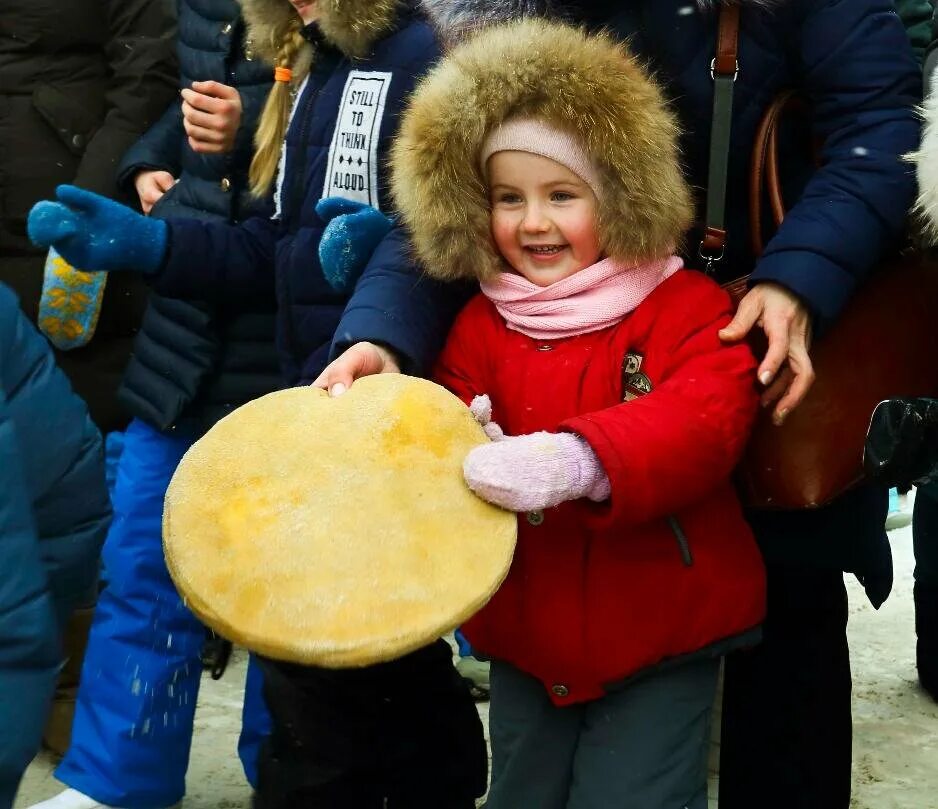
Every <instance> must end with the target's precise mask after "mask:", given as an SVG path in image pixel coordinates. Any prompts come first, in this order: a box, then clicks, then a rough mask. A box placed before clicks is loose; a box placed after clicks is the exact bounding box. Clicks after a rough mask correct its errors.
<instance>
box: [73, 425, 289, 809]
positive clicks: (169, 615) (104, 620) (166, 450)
mask: <svg viewBox="0 0 938 809" xmlns="http://www.w3.org/2000/svg"><path fill="white" fill-rule="evenodd" d="M191 444H192V438H191V437H187V436H180V435H174V434H170V435H167V434H164V433H160V432H158V431H156V430H154V429H153V428H152V427H150V426H149V425H147V424H145V423H144V422H142V421H139V420H136V419H135V420H134V421H133V422H131V424H130V426H129V427H128V428H127V433H126V435H125V438H124V449H123V453H122V455H121V459H120V464H119V467H118V472H117V483H116V486H115V491H114V500H113V505H114V521H113V523H112V525H111V530H110V532H109V533H108V536H107V539H106V540H105V543H104V551H103V553H102V556H103V559H104V565H105V567H106V569H107V573H108V580H107V585H106V586H105V588H104V590H102V592H101V594H100V596H99V598H98V605H97V608H96V609H95V613H94V620H93V623H92V627H91V636H90V638H89V642H88V649H87V651H86V653H85V661H84V665H83V667H82V673H81V686H80V688H79V692H78V701H77V705H76V708H75V721H74V724H73V725H72V743H71V747H70V748H69V750H68V753H67V754H66V756H65V758H64V759H63V760H62V763H61V764H60V765H59V767H58V769H57V770H56V773H55V775H56V777H57V778H58V779H59V780H60V781H62V782H63V783H65V784H66V785H68V786H70V787H72V788H73V789H77V790H78V791H79V792H82V793H84V794H86V795H89V796H91V797H92V798H94V799H95V800H97V801H100V802H101V803H105V804H108V805H110V806H119V807H122V808H123V809H163V807H167V806H171V805H173V804H174V803H177V802H178V801H180V800H181V799H182V797H183V794H184V793H185V775H186V769H187V767H188V764H189V748H190V746H191V744H192V726H193V716H194V712H195V703H196V697H197V696H198V691H199V680H200V678H201V675H202V664H201V650H202V644H203V641H204V640H205V635H206V630H205V628H204V627H203V626H202V624H200V623H199V621H198V619H196V618H195V616H194V615H193V614H192V613H191V612H190V611H189V609H188V608H187V607H186V606H185V605H184V604H183V603H182V600H181V599H180V597H179V595H178V594H177V592H176V588H175V586H174V585H173V583H172V580H171V579H170V577H169V573H168V572H167V570H166V563H165V561H164V558H163V543H162V516H163V497H164V495H165V492H166V488H167V486H169V481H170V479H171V477H172V474H173V471H174V470H175V469H176V466H177V465H178V463H179V461H180V460H181V459H182V456H183V454H184V453H185V451H186V450H187V449H188V448H189V446H190V445H191ZM261 687H262V682H261V676H260V673H259V671H257V670H256V666H255V664H254V661H253V659H252V661H251V664H250V666H249V669H248V678H247V684H246V689H245V698H244V708H243V715H242V730H241V739H240V741H239V744H238V753H239V755H240V757H241V762H242V764H243V766H244V771H245V774H246V776H247V778H248V780H249V781H250V782H251V784H252V785H253V784H254V783H255V782H256V778H257V752H258V748H259V747H260V744H261V742H262V741H263V739H264V738H265V737H266V736H267V735H268V733H269V732H270V718H269V716H268V714H267V711H266V707H265V706H264V702H263V696H262V693H261Z"/></svg>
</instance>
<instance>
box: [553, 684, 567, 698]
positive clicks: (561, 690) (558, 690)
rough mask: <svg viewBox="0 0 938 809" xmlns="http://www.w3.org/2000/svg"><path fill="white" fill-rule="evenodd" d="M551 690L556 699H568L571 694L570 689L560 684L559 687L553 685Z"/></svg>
mask: <svg viewBox="0 0 938 809" xmlns="http://www.w3.org/2000/svg"><path fill="white" fill-rule="evenodd" d="M550 690H551V691H552V692H553V693H554V696H556V697H566V696H568V695H569V694H570V689H569V688H567V686H565V685H561V684H560V683H558V684H557V685H552V686H551V687H550Z"/></svg>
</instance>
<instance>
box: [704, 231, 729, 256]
mask: <svg viewBox="0 0 938 809" xmlns="http://www.w3.org/2000/svg"><path fill="white" fill-rule="evenodd" d="M700 246H701V249H703V250H704V251H706V252H707V253H709V254H711V255H715V254H719V253H722V252H723V248H724V247H725V246H726V231H725V230H723V229H722V228H715V227H711V226H710V225H708V226H707V229H706V230H705V231H704V237H703V241H701V243H700Z"/></svg>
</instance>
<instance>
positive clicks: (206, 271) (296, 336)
mask: <svg viewBox="0 0 938 809" xmlns="http://www.w3.org/2000/svg"><path fill="white" fill-rule="evenodd" d="M306 33H307V35H308V36H310V37H311V38H313V39H314V40H315V49H316V54H317V56H316V60H315V63H314V65H313V68H312V71H311V73H310V75H309V78H308V80H307V81H306V83H305V84H304V85H303V88H302V90H301V91H300V93H299V95H298V98H297V102H296V104H295V107H294V110H293V117H292V121H291V124H290V127H289V130H288V133H287V137H286V145H285V153H284V160H283V166H282V169H283V170H282V172H281V178H280V181H279V182H278V184H277V188H276V191H275V194H274V200H273V207H274V210H275V213H274V216H273V218H262V217H255V218H253V219H250V220H248V221H247V222H245V223H243V224H242V225H240V226H238V227H231V226H225V225H219V224H211V223H204V222H197V221H193V220H174V221H172V222H170V240H169V251H168V256H167V260H166V264H165V266H164V268H163V270H162V272H161V274H160V276H159V278H158V279H157V280H156V282H155V287H156V289H157V290H165V291H167V292H170V291H172V292H173V293H174V294H183V295H184V294H199V293H201V292H203V291H204V290H205V289H207V288H208V289H215V290H220V289H227V290H228V291H229V292H230V291H231V290H233V289H238V290H240V291H241V292H242V293H243V294H248V295H251V294H265V293H266V292H267V291H268V290H270V289H271V288H275V289H276V296H277V304H278V329H277V342H278V347H279V349H280V357H281V364H282V367H283V372H284V377H285V381H286V383H287V384H295V383H298V382H301V381H309V380H312V379H313V378H315V377H316V376H317V375H318V374H319V372H320V371H321V370H322V369H323V368H324V367H325V365H326V364H327V362H328V361H329V360H330V359H331V358H333V357H334V356H336V354H337V353H339V352H341V351H342V350H344V349H345V348H347V347H348V346H349V345H351V344H352V343H354V342H357V341H359V340H371V341H374V342H380V343H383V344H386V345H388V346H389V347H391V348H392V349H393V350H394V351H395V352H396V353H397V354H398V355H399V356H400V357H401V358H402V361H403V363H404V368H405V370H406V371H408V372H410V373H415V374H420V373H425V372H427V371H428V370H429V367H430V364H431V363H432V361H433V358H434V357H435V355H436V353H437V352H438V350H439V348H440V347H441V345H442V341H443V339H444V337H445V334H446V330H447V329H448V327H449V324H450V322H451V320H452V317H453V315H454V312H455V309H456V308H457V307H458V305H459V303H460V302H461V300H462V299H461V298H460V297H459V296H458V295H454V292H453V290H451V289H448V288H446V287H444V286H443V285H441V284H438V283H435V282H432V281H430V280H428V279H424V278H421V277H420V274H419V272H418V270H417V267H416V265H415V263H414V260H413V259H412V258H411V256H410V254H409V247H408V242H407V240H406V237H405V236H404V234H403V232H402V230H401V229H400V228H394V229H393V230H392V231H391V232H390V233H389V234H388V236H386V237H385V239H384V241H383V242H382V243H381V244H380V245H379V246H378V248H377V249H376V250H375V252H374V254H373V255H372V257H371V259H370V261H369V262H368V264H367V266H366V267H365V268H364V270H363V272H362V274H361V276H360V277H359V278H358V279H357V280H356V281H355V283H354V286H353V287H352V288H350V289H348V290H345V291H343V292H336V291H335V290H333V289H332V288H331V287H330V286H329V285H328V284H327V283H326V281H325V279H324V277H323V273H322V269H321V267H320V265H319V257H318V246H319V240H320V238H321V236H322V233H323V229H324V224H323V222H322V220H320V218H319V217H318V215H317V214H316V211H315V206H316V203H317V202H318V201H319V200H320V199H321V198H324V197H330V196H343V197H348V198H351V199H355V200H360V201H363V202H367V203H368V204H371V205H375V206H377V207H379V208H380V209H381V210H383V211H385V212H389V206H390V198H389V191H388V182H387V179H388V178H387V173H386V165H385V162H386V155H387V154H388V148H389V145H390V140H391V138H392V137H393V135H394V134H395V132H396V131H397V127H398V119H399V116H400V113H401V111H402V109H403V106H404V103H405V101H406V99H407V97H408V95H409V93H410V92H411V90H412V89H413V87H414V84H415V83H416V81H417V80H418V79H419V78H420V77H421V76H422V75H423V74H424V73H425V72H426V71H427V70H428V68H429V67H430V66H431V65H432V64H433V62H434V61H435V60H436V59H437V58H438V56H439V49H438V46H437V43H436V40H435V38H434V35H433V33H432V31H431V30H430V27H429V26H428V25H427V23H426V22H425V21H424V20H423V19H422V18H421V17H420V16H418V15H417V14H416V13H415V12H414V11H413V10H412V8H410V7H409V6H405V7H404V9H403V11H402V12H401V17H400V19H399V25H398V27H397V28H396V30H394V31H393V32H391V33H390V34H388V35H387V36H385V37H384V38H383V39H381V40H380V41H378V42H377V43H376V44H375V45H374V47H373V49H372V52H371V54H370V55H369V56H368V57H366V58H365V59H362V60H358V61H355V62H353V61H351V60H350V59H349V58H348V57H346V56H345V55H343V54H342V53H340V52H339V51H338V50H336V49H335V48H333V47H331V46H330V45H329V44H328V43H326V42H325V41H324V40H322V38H321V37H319V36H318V29H317V28H316V26H315V24H313V25H311V26H308V27H307V29H306Z"/></svg>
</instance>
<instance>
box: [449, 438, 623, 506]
mask: <svg viewBox="0 0 938 809" xmlns="http://www.w3.org/2000/svg"><path fill="white" fill-rule="evenodd" d="M463 475H464V476H465V478H466V483H468V484H469V488H470V489H472V491H474V492H475V493H476V494H477V495H479V497H481V498H482V499H484V500H488V502H490V503H494V504H495V505H496V506H501V507H502V508H506V509H508V510H509V511H536V510H538V509H542V508H549V507H550V506H556V505H557V504H558V503H563V502H564V501H565V500H576V499H577V498H580V497H588V498H589V499H590V500H595V501H597V502H599V501H601V500H605V499H606V498H607V497H609V493H610V488H609V478H608V477H607V476H606V472H605V471H604V470H603V467H602V464H600V462H599V458H597V457H596V453H595V452H593V450H592V448H591V447H590V445H589V444H588V443H586V441H584V440H583V439H582V438H580V437H579V436H577V435H573V434H572V433H546V432H541V433H531V434H530V435H519V436H514V437H511V436H509V437H505V438H503V439H502V440H500V441H498V442H495V443H491V444H483V445H482V446H481V447H476V448H475V449H473V450H472V451H471V452H470V453H469V454H468V455H467V456H466V460H465V461H463Z"/></svg>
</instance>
